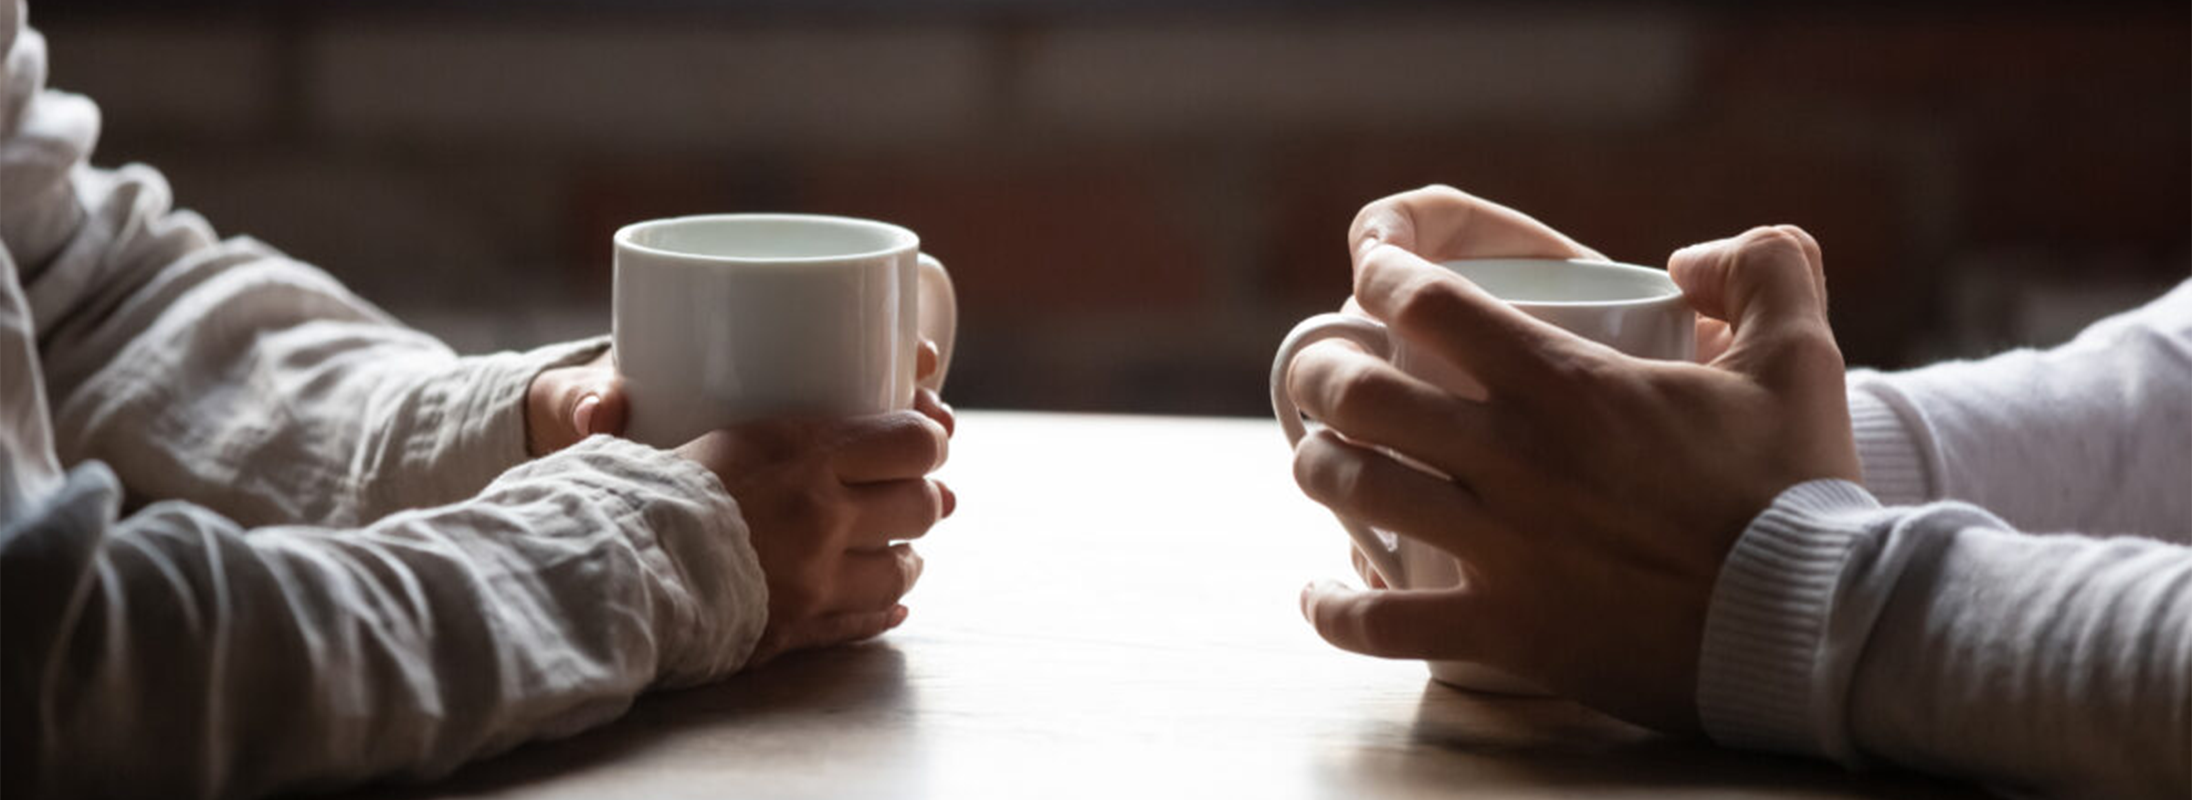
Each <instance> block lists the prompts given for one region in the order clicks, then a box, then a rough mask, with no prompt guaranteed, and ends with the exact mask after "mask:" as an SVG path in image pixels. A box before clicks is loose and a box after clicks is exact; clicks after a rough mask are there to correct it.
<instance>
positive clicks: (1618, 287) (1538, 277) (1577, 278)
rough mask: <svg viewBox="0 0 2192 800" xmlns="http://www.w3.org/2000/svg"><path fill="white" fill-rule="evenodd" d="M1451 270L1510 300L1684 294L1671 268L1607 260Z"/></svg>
mask: <svg viewBox="0 0 2192 800" xmlns="http://www.w3.org/2000/svg"><path fill="white" fill-rule="evenodd" d="M1445 266H1446V268H1447V269H1450V270H1453V271H1454V272H1455V273H1456V274H1459V275H1461V276H1462V277H1464V278H1468V279H1469V280H1470V281H1471V282H1474V283H1475V284H1476V285H1478V286H1480V287H1482V288H1483V289H1484V290H1485V291H1487V292H1490V293H1491V294H1492V296H1494V297H1497V298H1499V299H1501V300H1505V301H1507V302H1510V303H1524V304H1537V305H1606V304H1617V303H1632V302H1633V303H1649V302H1653V301H1657V300H1664V299H1666V298H1670V297H1675V296H1678V295H1680V294H1681V293H1682V290H1681V289H1679V288H1676V287H1675V285H1674V280H1673V279H1672V278H1669V277H1667V273H1665V272H1662V271H1660V270H1656V269H1651V268H1648V267H1639V266H1634V265H1630V264H1614V263H1609V262H1603V261H1581V260H1573V259H1567V260H1563V259H1539V258H1482V259H1467V260H1461V261H1448V262H1446V263H1445Z"/></svg>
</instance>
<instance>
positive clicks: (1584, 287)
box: [1271, 258, 1696, 694]
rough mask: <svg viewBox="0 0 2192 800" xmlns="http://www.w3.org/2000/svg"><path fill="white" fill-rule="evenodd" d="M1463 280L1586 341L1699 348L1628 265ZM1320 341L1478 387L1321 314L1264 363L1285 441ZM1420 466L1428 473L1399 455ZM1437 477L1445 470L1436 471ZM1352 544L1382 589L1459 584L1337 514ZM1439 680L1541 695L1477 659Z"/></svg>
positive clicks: (1454, 264)
mask: <svg viewBox="0 0 2192 800" xmlns="http://www.w3.org/2000/svg"><path fill="white" fill-rule="evenodd" d="M1443 266H1445V267H1446V268H1447V269H1450V270H1453V271H1454V272H1455V273H1457V274H1459V275H1461V276H1462V277H1465V278H1468V279H1469V280H1470V281H1472V282H1474V283H1476V285H1477V286H1479V287H1482V288H1483V289H1484V290H1485V291H1486V292H1488V293H1490V294H1491V295H1492V296H1494V297H1497V298H1499V299H1501V300H1503V301H1505V302H1507V303H1508V304H1509V305H1512V306H1514V307H1515V308H1516V309H1519V310H1521V311H1522V312H1523V313H1525V314H1528V315H1530V316H1533V317H1536V318H1538V319H1541V320H1544V321H1546V322H1549V323H1552V324H1553V325H1555V326H1558V327H1560V328H1562V329H1565V330H1567V331H1569V332H1571V333H1574V334H1576V335H1578V336H1582V337H1584V338H1586V339H1591V340H1593V341H1597V342H1601V343H1604V344H1606V345H1609V346H1611V347H1613V348H1614V349H1616V350H1619V351H1621V352H1624V353H1628V354H1630V355H1634V356H1643V357H1647V358H1662V359H1681V360H1689V359H1691V358H1693V357H1694V356H1695V353H1696V342H1695V334H1696V321H1695V320H1696V318H1695V316H1694V314H1693V313H1692V312H1691V311H1690V308H1689V305H1688V304H1687V303H1686V302H1685V301H1684V299H1683V297H1682V291H1681V290H1680V289H1678V288H1676V287H1675V285H1674V281H1673V280H1671V279H1669V278H1668V277H1667V273H1665V272H1663V271H1660V270H1656V269H1650V268H1647V267H1639V266H1633V265H1629V264H1613V263H1607V262H1599V261H1581V260H1557V259H1525V258H1498V259H1471V260H1464V261H1448V262H1445V264H1444V265H1443ZM1325 339H1345V340H1348V341H1351V342H1354V343H1355V344H1357V345H1360V346H1361V347H1362V348H1363V349H1364V350H1366V351H1368V352H1370V353H1371V354H1373V355H1376V356H1378V357H1379V358H1382V359H1385V360H1387V361H1390V362H1392V364H1393V365H1394V366H1396V367H1399V368H1400V369H1401V371H1403V372H1406V373H1408V374H1410V375H1413V376H1415V377H1418V378H1422V379H1423V380H1425V381H1428V382H1430V383H1432V384H1434V385H1437V386H1439V387H1441V388H1444V389H1446V390H1448V391H1451V392H1455V393H1457V394H1461V395H1464V396H1470V397H1481V396H1483V393H1484V389H1483V387H1482V385H1480V384H1478V383H1477V382H1476V380H1475V379H1473V378H1471V377H1470V376H1469V375H1468V373H1466V372H1464V371H1463V370H1462V369H1461V368H1460V367H1458V366H1455V365H1454V364H1453V363H1452V362H1449V361H1447V360H1445V359H1444V358H1441V357H1439V356H1437V355H1435V354H1432V353H1428V352H1425V351H1422V350H1419V349H1417V348H1414V347H1411V346H1410V345H1409V344H1408V342H1407V341H1405V340H1403V339H1401V338H1399V337H1396V336H1393V335H1392V334H1391V333H1390V332H1389V331H1388V330H1387V329H1386V327H1385V326H1384V325H1383V324H1381V323H1379V322H1377V321H1376V320H1372V319H1369V318H1367V317H1361V316H1354V315H1349V314H1319V315H1317V316H1314V317H1310V318H1309V319H1306V320H1303V321H1302V322H1301V324H1300V325H1297V326H1295V327H1294V330H1293V331H1292V332H1291V333H1288V334H1287V336H1286V340H1285V342H1284V343H1283V344H1281V345H1280V346H1279V353H1278V358H1277V359H1276V360H1275V361H1274V362H1273V363H1272V365H1271V407H1272V411H1273V413H1275V414H1277V415H1278V418H1279V425H1280V427H1281V428H1283V429H1284V430H1285V431H1286V438H1287V441H1288V443H1290V444H1299V443H1300V442H1301V440H1302V437H1304V436H1307V435H1308V427H1307V426H1306V425H1305V424H1304V423H1303V420H1302V415H1301V412H1300V411H1299V410H1298V409H1297V408H1296V407H1295V405H1294V401H1293V398H1291V397H1289V396H1288V395H1287V392H1286V379H1287V378H1286V376H1287V373H1288V371H1289V370H1291V369H1292V367H1293V362H1294V356H1296V355H1298V354H1300V353H1301V351H1302V348H1305V347H1308V346H1309V345H1311V344H1314V343H1316V342H1319V341H1323V340H1325ZM1402 460H1403V462H1404V463H1408V464H1410V466H1413V467H1415V468H1417V469H1422V470H1424V471H1426V472H1432V473H1433V474H1436V471H1435V470H1431V469H1429V468H1428V467H1426V466H1424V465H1422V464H1420V463H1415V462H1413V461H1409V460H1407V459H1402ZM1441 477H1444V476H1441ZM1340 525H1341V526H1342V527H1344V528H1346V529H1347V533H1348V535H1349V536H1352V537H1353V538H1354V540H1355V545H1356V548H1357V549H1358V550H1360V551H1361V552H1362V554H1363V556H1364V557H1365V558H1366V559H1367V560H1368V561H1369V562H1370V564H1371V566H1372V567H1373V568H1375V569H1376V570H1377V572H1378V574H1379V575H1380V576H1382V577H1383V578H1384V579H1385V582H1386V584H1387V585H1388V586H1392V587H1395V588H1403V589H1432V588H1446V587H1452V586H1458V585H1460V584H1461V583H1462V581H1463V570H1462V565H1461V564H1460V562H1458V561H1456V560H1455V559H1454V557H1453V556H1451V555H1448V554H1447V553H1446V552H1445V551H1443V550H1440V549H1438V548H1437V547H1433V546H1431V545H1429V544H1425V543H1423V542H1420V541H1417V540H1415V539H1411V538H1408V537H1405V536H1397V535H1395V534H1393V533H1391V532H1389V531H1382V530H1378V529H1375V528H1371V527H1370V526H1367V525H1364V524H1362V523H1360V522H1356V521H1354V520H1351V519H1348V518H1346V517H1340ZM1430 667H1431V675H1432V676H1433V677H1435V678H1437V679H1439V680H1440V681H1441V682H1444V683H1448V684H1452V685H1455V686H1460V687H1463V688H1468V689H1476V690H1480V691H1493V692H1507V693H1522V694H1541V693H1543V690H1542V689H1540V688H1539V687H1537V686H1534V685H1532V684H1530V683H1529V682H1527V681H1524V680H1521V679H1519V678H1515V677H1513V676H1510V675H1506V674H1504V673H1501V672H1499V671H1497V670H1494V669H1491V668H1489V667H1485V666H1483V665H1480V664H1473V663H1469V662H1463V661H1433V662H1430Z"/></svg>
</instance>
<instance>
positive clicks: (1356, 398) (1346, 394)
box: [1325, 363, 1405, 425]
mask: <svg viewBox="0 0 2192 800" xmlns="http://www.w3.org/2000/svg"><path fill="white" fill-rule="evenodd" d="M1330 386H1331V387H1332V390H1331V391H1332V395H1331V398H1330V403H1329V404H1330V406H1331V407H1330V408H1327V409H1325V413H1326V414H1327V415H1328V416H1329V417H1330V418H1331V420H1332V421H1335V422H1339V423H1341V424H1343V425H1345V424H1348V423H1352V422H1360V421H1365V420H1370V419H1376V418H1378V417H1380V416H1382V415H1384V414H1388V413H1390V412H1391V410H1392V408H1393V406H1395V405H1396V404H1397V402H1398V401H1399V400H1400V399H1401V397H1400V395H1401V393H1402V392H1403V391H1405V387H1403V386H1402V385H1401V383H1400V382H1399V381H1398V380H1396V379H1395V378H1394V377H1393V375H1392V374H1391V373H1390V372H1387V371H1386V370H1384V369H1380V368H1379V367H1378V365H1376V364H1373V363H1358V364H1350V365H1348V366H1346V367H1343V368H1341V369H1340V374H1339V376H1338V377H1337V379H1335V380H1334V381H1332V382H1331V384H1330Z"/></svg>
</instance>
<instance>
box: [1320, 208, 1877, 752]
mask: <svg viewBox="0 0 2192 800" xmlns="http://www.w3.org/2000/svg"><path fill="white" fill-rule="evenodd" d="M1548 233H1549V229H1545V228H1544V227H1543V226H1542V225H1539V224H1537V223H1536V222H1535V221H1533V220H1529V219H1528V218H1527V217H1523V216H1522V215H1520V214H1517V213H1515V212H1513V211H1511V210H1508V209H1504V208H1501V207H1499V206H1496V205H1494V204H1491V203H1489V202H1486V201H1483V200H1479V199H1476V198H1473V197H1469V196H1467V195H1464V194H1461V193H1460V192H1457V191H1454V190H1452V189H1446V188H1443V187H1434V188H1431V189H1425V190H1419V191H1416V192H1410V193H1406V194H1402V195H1397V196H1395V197H1391V198H1387V199H1384V200H1380V201H1378V202H1376V203H1373V204H1371V205H1370V206H1369V207H1367V208H1365V209H1364V211H1363V213H1362V215H1361V217H1359V218H1358V219H1357V222H1356V225H1355V227H1354V230H1353V233H1352V237H1353V245H1354V247H1353V251H1354V259H1355V278H1356V280H1355V297H1356V299H1357V300H1358V301H1359V302H1360V303H1361V305H1362V307H1363V309H1364V310H1365V311H1366V312H1367V313H1369V314H1370V315H1371V316H1373V317H1376V318H1378V319H1382V320H1385V321H1387V322H1388V323H1389V324H1390V325H1391V328H1390V331H1391V334H1392V335H1393V337H1394V338H1395V339H1397V340H1399V341H1401V342H1404V343H1405V344H1406V346H1410V347H1416V348H1421V349H1423V350H1425V351H1427V352H1429V353H1432V354H1436V355H1437V356H1438V357H1439V358H1440V359H1443V360H1446V361H1450V362H1452V363H1453V364H1455V365H1457V366H1460V367H1462V368H1464V369H1466V370H1467V372H1468V373H1469V375H1470V376H1471V377H1473V378H1474V379H1475V380H1476V381H1478V382H1479V383H1480V384H1481V387H1482V395H1481V396H1480V397H1468V396H1463V395H1461V394H1457V393H1455V392H1453V391H1449V390H1448V389H1446V388H1443V387H1440V386H1438V385H1434V384H1432V383H1430V382H1428V381H1425V380H1424V379H1422V378H1421V377H1418V376H1415V375H1411V374H1409V373H1407V372H1405V371H1403V370H1401V369H1399V368H1397V367H1395V366H1394V365H1392V364H1390V363H1387V362H1386V361H1383V360H1380V359H1377V358H1374V357H1372V356H1370V355H1368V354H1366V353H1362V352H1357V351H1353V350H1350V349H1348V348H1343V347H1317V348H1309V349H1306V350H1304V351H1303V352H1302V353H1301V355H1300V356H1299V358H1298V360H1297V361H1296V363H1295V364H1294V366H1293V371H1292V375H1291V379H1290V380H1289V382H1288V384H1287V387H1286V388H1287V392H1288V393H1289V395H1290V397H1291V398H1292V399H1293V400H1294V401H1296V402H1298V403H1299V404H1300V406H1301V408H1302V409H1303V411H1304V412H1306V413H1307V414H1308V415H1309V416H1311V417H1313V418H1316V419H1318V420H1321V421H1322V422H1323V423H1324V424H1325V425H1327V426H1328V427H1327V428H1326V429H1324V430H1322V431H1319V432H1317V433H1315V434H1313V435H1310V436H1308V437H1306V438H1304V439H1303V440H1302V442H1301V444H1300V446H1299V447H1298V448H1297V450H1296V455H1295V472H1296V476H1297V478H1298V479H1299V481H1300V483H1301V485H1302V488H1303V490H1304V491H1305V492H1307V493H1308V494H1309V495H1310V496H1311V497H1313V498H1315V499H1316V500H1318V501H1319V502H1322V503H1324V504H1325V505H1327V506H1329V507H1331V508H1333V509H1334V511H1335V512H1337V513H1339V514H1341V515H1342V516H1344V517H1349V518H1353V519H1357V520H1361V521H1363V522H1366V523H1368V524H1370V525H1373V526H1376V527H1378V528H1382V529H1385V530H1390V531H1393V532H1396V533H1399V534H1401V535H1403V536H1406V537H1412V538H1414V539H1418V540H1421V541H1423V542H1426V543H1429V544H1430V545H1433V546H1435V547H1437V548H1439V549H1440V550H1443V551H1445V552H1447V553H1450V554H1452V555H1454V556H1456V557H1457V558H1458V559H1459V560H1460V561H1461V562H1462V563H1465V564H1466V565H1467V583H1466V584H1465V585H1462V586H1458V587H1454V588H1448V589H1435V590H1398V591H1393V590H1374V591H1369V592H1360V591H1354V590H1350V589H1346V588H1344V587H1340V586H1338V585H1335V584H1319V585H1313V586H1311V587H1308V588H1307V589H1305V590H1304V592H1303V597H1302V604H1303V612H1304V614H1305V615H1306V616H1307V617H1309V619H1310V620H1311V622H1312V623H1313V624H1314V625H1315V626H1316V627H1317V630H1318V632H1319V633H1320V634H1321V635H1323V636H1324V637H1325V638H1326V639H1327V640H1329V641H1331V642H1333V643H1334V644H1336V645H1338V646H1340V647H1343V648H1346V649H1349V650H1354V651H1358V652H1363V653H1369V654H1373V655H1381V656H1388V657H1409V658H1430V659H1461V660H1466V661H1471V662H1477V663H1482V664H1488V665H1490V666H1492V667H1495V668H1497V669H1499V670H1502V671H1504V672H1507V673H1510V674H1514V675H1519V676H1525V677H1527V678H1529V679H1531V680H1533V681H1536V682H1538V683H1540V684H1542V685H1543V686H1545V687H1546V688H1549V689H1551V690H1553V691H1555V692H1558V693H1560V694H1563V695H1566V696H1569V697H1573V698H1575V699H1577V700H1581V701H1583V702H1585V703H1588V704H1590V705H1593V706H1595V707H1598V708H1601V709H1604V710H1606V711H1609V712H1611V713H1613V714H1615V715H1617V716H1621V717H1623V718H1626V719H1629V720H1632V721H1636V722H1640V723H1643V724H1646V725H1650V726H1653V727H1657V728H1661V729H1666V730H1685V731H1687V730H1695V729H1696V728H1697V724H1698V723H1697V716H1696V708H1695V684H1696V668H1697V650H1698V646H1699V643H1700V641H1701V638H1702V635H1703V629H1704V614H1705V608H1706V605H1707V603H1708V602H1709V600H1710V597H1711V592H1712V588H1713V583H1714V581H1715V580H1716V578H1717V577H1718V574H1719V569H1720V562H1721V560H1722V559H1723V558H1724V556H1725V555H1726V553H1727V551H1728V549H1729V547H1730V546H1731V545H1732V544H1733V542H1734V540H1735V538H1736V536H1737V535H1739V534H1740V533H1741V532H1742V530H1743V528H1744V526H1745V525H1747V524H1748V522H1749V520H1750V519H1751V518H1752V517H1754V516H1756V515H1757V514H1758V513H1759V512H1760V511H1761V510H1763V509H1764V508H1765V507H1766V506H1767V505H1768V504H1769V503H1771V501H1772V500H1773V498H1774V497H1775V496H1777V495H1778V494H1779V493H1780V492H1781V491H1782V490H1784V489H1786V488H1787V487H1789V486H1791V485H1794V484H1796V483H1799V482H1802V481H1806V480H1812V479H1817V478H1847V479H1856V478H1857V477H1858V476H1859V470H1858V463H1857V457H1856V452H1855V448H1854V446H1853V445H1852V443H1851V438H1850V431H1849V417H1848V413H1847V409H1846V407H1845V403H1846V400H1845V398H1844V395H1843V386H1842V361H1841V355H1840V352H1839V351H1838V350H1837V349H1836V347H1835V345H1834V339H1833V335H1832V332H1831V331H1830V330H1829V328H1828V326H1827V322H1826V316H1825V302H1826V298H1825V295H1824V284H1823V281H1822V279H1821V275H1822V273H1821V262H1820V259H1819V250H1818V247H1817V245H1816V244H1815V243H1813V242H1812V241H1811V239H1810V237H1809V236H1808V235H1805V234H1804V233H1803V232H1801V231H1799V230H1796V229H1794V228H1788V227H1779V228H1760V229H1756V230H1753V231H1750V232H1748V233H1746V234H1744V235H1742V236H1740V237H1736V238H1734V239H1727V240H1721V241H1717V242H1711V243H1707V244H1703V245H1697V246H1693V247H1690V248H1685V249H1684V250H1682V251H1679V252H1677V253H1676V254H1675V255H1674V257H1673V258H1672V260H1671V262H1670V269H1671V272H1672V276H1673V279H1674V281H1675V282H1676V283H1678V284H1679V285H1680V286H1681V287H1682V289H1683V296H1684V297H1685V298H1686V302H1687V303H1688V305H1689V306H1690V307H1691V308H1693V309H1695V311H1696V313H1697V314H1699V315H1701V316H1702V317H1703V318H1705V319H1706V320H1708V321H1717V322H1718V323H1723V324H1725V325H1726V326H1727V328H1726V338H1725V339H1722V340H1716V341H1714V342H1710V343H1708V344H1707V348H1708V350H1709V351H1716V352H1717V355H1716V356H1714V357H1713V358H1712V359H1711V360H1710V361H1709V362H1708V363H1706V364H1702V365H1700V364H1695V363H1687V362H1684V361H1675V360H1656V359H1644V358H1638V357H1635V356H1631V355H1627V354H1624V353H1622V352H1620V351H1618V350H1616V349H1614V348H1613V347H1610V346H1607V345H1605V344H1601V343H1598V342H1594V341H1591V340H1589V339H1586V338H1584V337H1581V336H1578V335H1575V334H1573V333H1570V332H1568V331H1565V330H1562V329H1561V328H1560V327H1557V326H1555V325H1553V324H1549V323H1547V322H1545V321H1543V320H1540V319H1537V318H1535V317H1533V316H1531V315H1529V314H1526V313H1523V312H1522V311H1520V310H1518V309H1516V308H1515V307H1513V306H1511V305H1509V304H1507V303H1505V302H1502V301H1501V300H1499V299H1497V298H1495V297H1493V296H1492V295H1491V294H1488V293H1487V292H1486V291H1485V290H1484V289H1483V288H1482V287H1480V286H1478V285H1477V284H1475V283H1473V282H1471V281H1469V280H1466V279H1464V278H1462V277H1460V276H1459V275H1457V274H1456V273H1454V272H1453V271H1451V270H1449V269H1446V268H1442V267H1441V266H1439V265H1438V264H1435V263H1432V260H1436V259H1444V258H1452V257H1454V256H1455V255H1456V254H1457V253H1461V254H1464V255H1478V256H1481V255H1487V254H1491V253H1487V252H1484V251H1483V250H1482V249H1481V248H1485V247H1500V248H1502V249H1504V248H1503V245H1505V244H1512V245H1513V246H1518V247H1526V246H1530V245H1531V243H1537V244H1540V245H1542V244H1544V243H1545V242H1547V241H1549V240H1548V237H1547V234H1548ZM1552 236H1553V237H1557V236H1558V235H1557V234H1552ZM1550 241H1565V240H1564V238H1554V239H1551V240H1550ZM1472 247H1475V248H1479V250H1478V251H1477V252H1464V251H1467V250H1469V249H1470V248H1472ZM1495 252H1496V251H1495ZM1427 259H1430V260H1427ZM1700 328H1701V329H1710V328H1711V326H1706V325H1702V324H1701V325H1700ZM1387 453H1392V454H1394V455H1388V454H1387ZM1394 456H1400V457H1405V458H1407V459H1409V460H1411V461H1413V462H1416V463H1419V464H1422V465H1425V466H1428V467H1430V468H1432V469H1435V470H1436V471H1437V472H1439V473H1442V474H1443V475H1444V476H1445V477H1439V476H1434V475H1432V474H1430V473H1428V472H1425V471H1423V470H1420V469H1417V468H1413V467H1410V466H1408V465H1406V464H1404V463H1403V462H1402V461H1400V460H1396V458H1395V457H1394Z"/></svg>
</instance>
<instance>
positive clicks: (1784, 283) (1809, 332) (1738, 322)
mask: <svg viewBox="0 0 2192 800" xmlns="http://www.w3.org/2000/svg"><path fill="white" fill-rule="evenodd" d="M1667 270H1668V272H1669V273H1670V274H1671V275H1672V276H1673V278H1674V281H1675V283H1676V284H1677V285H1679V286H1681V287H1682V293H1683V295H1684V296H1686V297H1687V298H1688V299H1689V303H1690V306H1691V308H1693V309H1694V310H1696V311H1697V313H1698V314H1700V315H1703V316H1705V317H1707V318H1711V319H1716V320H1721V321H1723V322H1726V323H1727V325H1728V328H1729V331H1730V333H1731V334H1732V337H1731V339H1730V340H1729V342H1728V345H1727V349H1726V350H1725V351H1724V352H1723V353H1722V354H1721V355H1720V356H1719V357H1718V358H1716V359H1714V362H1713V363H1715V364H1719V365H1722V366H1727V367H1730V368H1732V369H1736V370H1738V371H1742V372H1746V373H1751V374H1754V375H1759V376H1761V377H1770V376H1766V375H1764V374H1763V373H1765V372H1769V371H1773V370H1776V369H1778V365H1779V364H1781V363H1784V362H1786V361H1788V360H1789V359H1788V358H1787V357H1788V356H1789V355H1790V354H1789V353H1788V352H1787V350H1788V348H1789V347H1791V346H1802V347H1803V349H1805V350H1807V351H1810V350H1822V349H1823V350H1825V351H1828V352H1834V347H1833V345H1834V333H1833V330H1832V329H1831V328H1830V327H1829V326H1828V324H1827V296H1826V282H1825V277H1824V276H1825V273H1824V271H1823V270H1822V269H1821V262H1820V258H1819V244H1818V243H1817V242H1816V241H1814V240H1813V239H1812V238H1811V235H1810V234H1807V233H1805V232H1804V231H1803V229H1801V228H1798V227H1796V226H1793V225H1779V226H1773V227H1762V228H1752V229H1751V230H1749V231H1747V232H1745V233H1744V234H1743V235H1741V236H1737V237H1734V238H1732V239H1721V240H1719V241H1713V242H1706V243H1703V244H1695V245H1690V246H1689V247H1685V248H1682V249H1681V250H1677V251H1675V253H1674V255H1673V256H1671V257H1670V258H1669V259H1668V263H1667ZM1811 344H1823V345H1824V347H1823V348H1819V347H1811V346H1809V345H1811ZM1834 354H1835V360H1836V361H1837V362H1838V361H1839V360H1840V354H1839V352H1835V353H1834ZM1800 360H1807V361H1808V359H1800ZM1836 366H1837V367H1839V364H1837V365H1836ZM1837 373H1839V369H1837Z"/></svg>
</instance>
